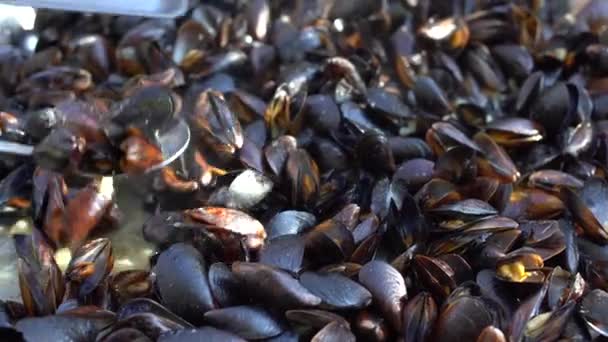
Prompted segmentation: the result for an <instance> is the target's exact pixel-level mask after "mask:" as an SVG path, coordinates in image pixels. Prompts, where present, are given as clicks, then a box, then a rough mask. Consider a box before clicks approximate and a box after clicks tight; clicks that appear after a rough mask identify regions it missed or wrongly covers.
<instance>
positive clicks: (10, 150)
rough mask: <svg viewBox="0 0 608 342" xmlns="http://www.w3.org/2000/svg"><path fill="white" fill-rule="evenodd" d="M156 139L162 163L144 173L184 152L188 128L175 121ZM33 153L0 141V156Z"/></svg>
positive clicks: (188, 141)
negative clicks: (161, 155)
mask: <svg viewBox="0 0 608 342" xmlns="http://www.w3.org/2000/svg"><path fill="white" fill-rule="evenodd" d="M156 139H157V143H158V145H159V147H160V150H161V152H162V154H163V161H162V162H161V163H159V164H156V165H154V166H152V167H150V168H149V169H147V170H146V171H145V173H150V172H152V171H156V170H159V169H162V168H163V167H165V166H167V165H169V164H171V163H172V162H173V161H175V160H176V159H177V158H179V156H181V155H182V154H183V153H184V151H186V148H187V147H188V144H190V127H189V126H188V124H187V123H186V122H185V121H184V120H183V119H177V120H176V121H175V122H174V123H173V124H172V125H169V128H167V129H165V130H164V131H162V132H159V134H158V135H157V137H156ZM33 151H34V146H31V145H27V144H20V143H15V142H12V141H6V140H1V139H0V154H11V155H18V156H31V155H32V153H33ZM83 175H87V174H86V173H84V174H83Z"/></svg>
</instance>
